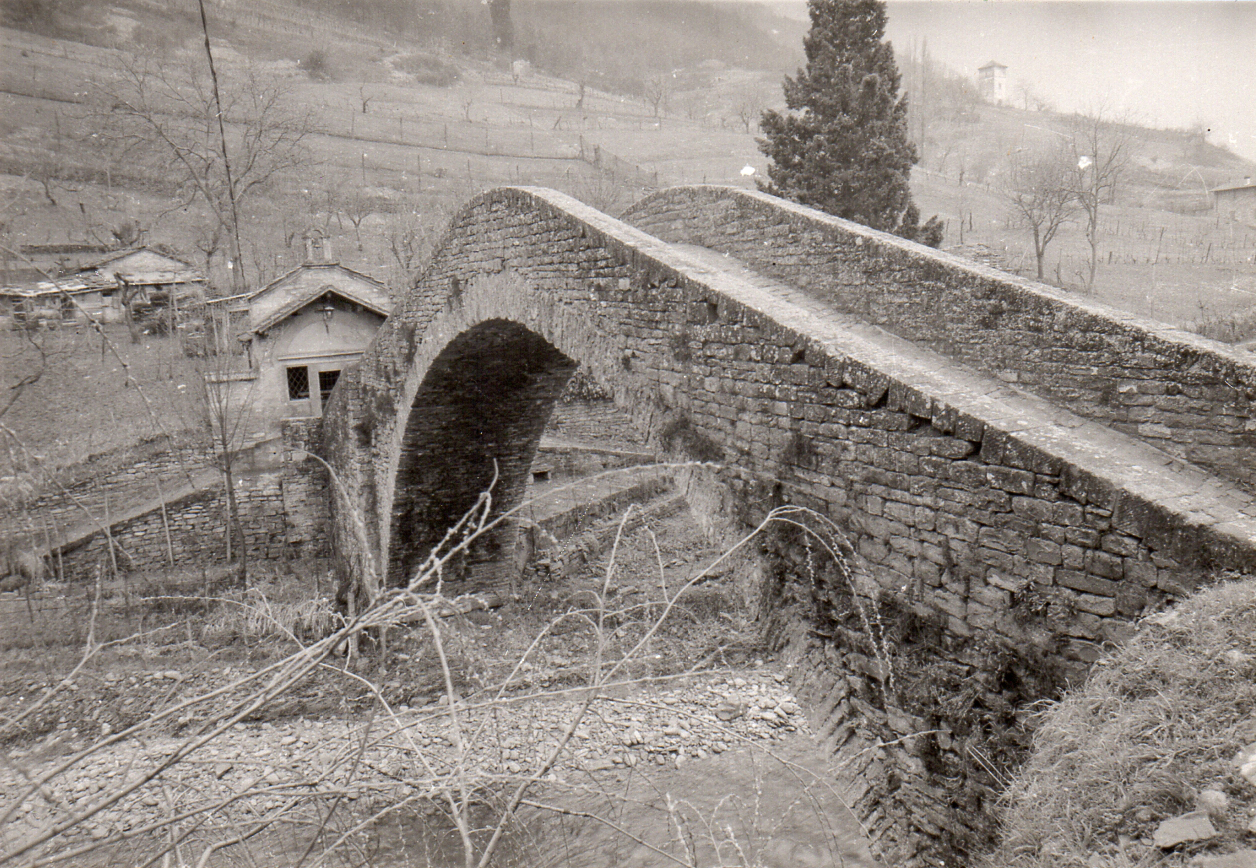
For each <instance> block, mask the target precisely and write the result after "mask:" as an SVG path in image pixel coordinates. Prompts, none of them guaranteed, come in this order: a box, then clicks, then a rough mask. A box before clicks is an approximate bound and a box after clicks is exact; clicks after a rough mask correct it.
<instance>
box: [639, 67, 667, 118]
mask: <svg viewBox="0 0 1256 868" xmlns="http://www.w3.org/2000/svg"><path fill="white" fill-rule="evenodd" d="M641 92H642V94H643V95H644V96H645V101H646V102H648V103H649V104H650V107H651V108H652V109H654V116H655V117H658V116H659V112H660V111H663V112H666V111H667V102H668V100H669V99H670V98H671V95H672V77H671V75H669V74H668V73H666V72H656V73H654V74H652V75H648V76H646V77H645V78H644V79H643V80H642V82H641Z"/></svg>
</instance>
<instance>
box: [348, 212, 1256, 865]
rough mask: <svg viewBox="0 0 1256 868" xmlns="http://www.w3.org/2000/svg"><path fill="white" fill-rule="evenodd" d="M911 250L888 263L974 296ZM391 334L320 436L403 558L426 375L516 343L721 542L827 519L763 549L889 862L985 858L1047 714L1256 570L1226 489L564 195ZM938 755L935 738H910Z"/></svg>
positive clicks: (450, 249) (521, 218)
mask: <svg viewBox="0 0 1256 868" xmlns="http://www.w3.org/2000/svg"><path fill="white" fill-rule="evenodd" d="M782 207H783V206H782ZM730 219H731V218H730ZM790 219H793V218H792V217H791V218H790ZM730 231H735V229H734V230H730ZM873 235H874V236H875V237H872V238H871V239H865V243H871V242H872V241H875V242H876V243H877V244H879V245H882V246H883V247H886V248H892V247H893V245H891V244H889V242H888V241H885V240H884V237H883V236H879V235H876V234H875V233H874V234H873ZM849 242H850V244H852V245H853V244H854V241H853V240H849ZM760 243H762V242H760ZM781 243H782V244H783V243H785V242H784V241H783V240H782V242H781ZM817 243H818V240H817ZM895 250H896V251H897V252H894V251H891V253H888V254H886V256H888V257H889V260H888V265H887V266H886V267H897V268H900V269H903V270H911V269H915V270H917V271H919V272H921V273H924V272H928V273H931V274H933V276H934V277H933V279H934V280H935V282H937V283H938V284H939V285H944V286H953V287H961V286H963V285H965V281H967V280H969V278H970V277H971V275H970V272H969V270H968V269H966V267H960V266H956V265H954V264H953V263H952V262H951V261H949V260H947V259H946V258H944V257H936V258H931V257H935V254H932V253H931V252H929V251H925V250H924V249H923V248H914V247H911V248H905V249H902V250H897V248H895ZM879 256H880V254H878V255H877V257H874V261H875V262H883V261H884V260H883V259H881V258H878V257H879ZM900 256H901V257H902V261H901V262H899V261H898V260H896V259H895V258H894V257H900ZM915 260H922V261H919V262H917V261H915ZM896 262H897V263H898V264H897V265H895V263H896ZM870 268H871V266H870ZM399 313H400V315H398V314H394V316H393V317H392V318H390V320H389V322H388V323H387V324H386V325H385V327H384V330H383V331H382V332H381V334H380V338H379V339H378V340H377V342H376V344H375V345H374V346H373V348H372V350H371V351H370V352H369V353H368V354H367V356H366V357H364V359H363V361H362V363H361V367H360V369H359V371H358V372H357V374H356V375H355V376H354V378H353V379H352V380H351V381H350V383H349V388H347V389H345V390H344V391H342V390H341V389H337V397H336V399H335V400H334V401H333V406H332V407H331V408H330V409H329V411H328V413H327V416H326V417H325V419H324V429H325V444H326V449H327V454H328V456H329V460H330V461H331V463H332V464H333V466H334V467H335V468H336V469H337V472H338V474H339V475H340V476H341V478H342V479H344V480H345V482H346V486H347V489H348V491H349V497H350V498H351V499H352V500H353V502H354V503H358V504H363V505H365V507H366V509H367V511H368V515H370V516H371V520H372V521H373V522H374V523H375V525H374V526H375V528H376V531H375V533H376V536H375V538H374V539H373V540H371V541H368V545H376V546H380V547H381V548H382V550H383V551H385V552H387V551H388V540H389V533H390V530H389V528H390V526H391V524H392V522H393V521H394V518H395V517H394V514H393V511H392V506H393V503H394V491H393V488H392V486H393V485H394V484H397V485H399V486H400V485H401V484H402V483H399V482H397V480H398V468H399V467H401V466H403V462H404V448H403V447H404V444H405V443H406V440H405V436H406V431H407V429H408V426H409V420H410V417H411V416H412V415H414V414H422V413H423V412H424V407H423V406H421V405H419V404H416V403H415V400H416V396H418V395H420V390H421V387H422V385H423V384H424V382H425V381H426V379H427V375H428V372H429V369H430V367H431V366H432V364H433V363H434V362H436V361H437V360H439V359H441V358H442V357H443V354H444V353H445V350H446V348H447V347H449V346H451V345H454V344H455V343H456V341H457V339H458V338H459V336H461V335H463V334H467V333H471V332H473V331H476V332H477V333H478V330H481V329H482V328H483V327H484V325H485V324H497V323H511V324H518V325H522V326H524V327H525V328H526V329H527V330H529V331H530V332H532V333H534V334H536V335H539V336H540V337H542V338H544V339H545V341H547V342H548V343H549V344H550V345H551V346H553V347H554V348H556V349H557V350H558V351H559V352H560V353H561V354H562V355H563V356H565V357H567V358H569V359H572V360H574V361H578V362H580V363H582V364H584V365H586V366H588V367H589V368H590V370H591V371H592V373H593V374H594V375H595V377H596V379H597V381H598V382H599V383H602V384H604V385H606V386H607V387H608V388H609V390H610V391H611V392H612V394H613V397H614V400H615V402H616V404H617V405H618V406H620V407H622V408H624V410H625V412H627V413H628V414H629V415H630V416H631V417H632V419H633V420H634V423H635V424H636V425H637V426H638V427H639V428H640V429H641V430H642V431H643V432H645V434H646V437H647V442H648V444H649V445H650V446H651V447H653V448H657V449H658V450H660V451H661V452H663V453H665V454H668V455H672V456H675V457H677V458H688V459H693V460H697V461H702V462H712V463H714V465H717V466H718V467H717V468H711V469H695V470H693V471H692V472H691V474H690V478H689V480H688V482H687V483H686V484H688V485H689V486H690V491H691V497H690V502H691V504H697V505H698V506H699V507H700V508H704V509H705V510H706V519H707V520H708V522H709V523H710V524H711V525H713V526H716V527H724V528H726V529H729V530H730V532H732V533H740V532H742V531H744V529H745V528H747V527H753V526H755V525H756V524H758V523H759V522H760V521H762V520H763V519H764V518H765V517H767V516H768V515H769V514H770V513H771V510H773V509H775V508H781V507H789V506H794V507H803V508H806V509H810V510H814V513H815V516H820V517H822V518H817V517H815V516H811V517H808V516H806V515H802V516H800V517H801V518H802V520H804V522H809V523H811V524H812V525H813V526H814V527H815V528H816V533H817V534H818V536H816V537H814V538H809V537H806V536H805V535H804V536H802V537H800V536H799V535H798V534H797V533H794V534H793V535H791V533H790V532H788V529H785V530H783V531H782V532H780V533H777V534H774V535H772V536H770V537H768V538H766V540H765V545H764V555H765V558H764V565H765V567H766V573H767V575H768V577H769V581H768V587H767V588H766V589H765V590H766V594H765V599H767V600H769V601H770V602H771V603H772V604H773V605H772V606H771V607H770V609H769V612H770V613H772V614H773V616H774V617H778V618H779V619H783V620H784V621H785V623H786V624H788V625H794V626H795V627H798V629H796V630H794V631H793V632H792V633H790V631H787V630H784V628H782V632H783V633H790V635H793V636H795V637H796V641H794V642H793V645H792V646H791V647H793V649H794V650H793V652H792V653H795V654H796V655H797V656H798V659H800V660H802V661H804V665H803V666H802V671H809V669H810V668H814V667H815V666H819V665H821V664H823V665H824V666H826V667H828V669H827V671H828V674H829V676H830V678H829V680H828V681H826V682H825V683H824V684H817V685H813V693H814V696H815V697H817V698H816V702H817V703H818V704H819V705H820V706H821V707H819V708H817V714H818V719H819V720H820V722H821V723H822V724H823V725H824V726H825V727H826V728H827V729H831V730H833V732H834V733H836V732H837V731H838V730H842V731H846V732H849V733H860V732H862V733H863V735H861V736H860V738H861V739H863V740H864V741H863V742H860V744H865V745H868V744H870V745H871V746H872V747H874V748H875V751H874V759H875V762H874V763H871V764H870V765H869V766H868V774H869V775H871V777H870V778H869V780H868V784H869V786H868V789H867V791H866V792H864V793H863V794H861V795H859V796H858V797H857V799H856V809H857V812H858V813H859V814H860V817H861V819H862V820H863V821H864V822H865V824H867V825H868V826H869V828H870V829H871V831H872V833H873V837H874V843H875V844H877V846H879V848H880V849H881V851H882V853H883V854H884V855H885V856H886V857H887V859H889V860H890V861H891V863H892V864H896V865H913V864H918V865H925V864H928V865H940V864H943V863H944V862H945V863H947V864H956V861H957V860H959V861H960V862H961V863H962V860H963V859H964V858H966V856H965V854H966V853H969V852H971V851H972V850H974V849H980V847H982V846H984V845H985V844H987V843H988V842H989V838H990V835H991V819H990V816H991V815H990V814H989V811H988V809H989V807H990V806H991V804H992V800H993V798H994V797H995V796H996V795H997V789H998V783H997V781H998V779H999V775H1000V773H1001V771H1006V770H1007V769H1008V768H1010V767H1013V766H1014V765H1015V763H1016V762H1017V761H1018V757H1019V751H1021V750H1022V749H1023V745H1024V744H1025V743H1026V741H1027V739H1028V735H1029V731H1030V729H1029V728H1030V719H1031V716H1030V711H1031V710H1032V707H1033V704H1034V703H1035V702H1037V701H1039V700H1041V699H1043V698H1051V697H1053V696H1055V695H1057V694H1058V691H1059V689H1060V687H1061V685H1062V684H1064V683H1065V682H1067V681H1068V680H1069V679H1070V678H1076V677H1080V675H1081V674H1082V673H1084V671H1085V669H1086V667H1087V666H1088V665H1089V663H1090V662H1092V661H1093V660H1094V659H1096V657H1097V656H1098V654H1099V653H1100V651H1101V649H1102V648H1103V646H1104V645H1105V644H1106V643H1111V642H1120V641H1122V640H1123V639H1124V638H1125V637H1127V636H1128V635H1129V634H1130V632H1131V629H1132V624H1133V622H1134V621H1135V620H1136V619H1137V618H1138V617H1140V616H1141V615H1142V614H1143V613H1145V612H1148V611H1150V610H1152V609H1154V608H1155V607H1157V606H1159V605H1161V604H1163V603H1164V602H1165V601H1167V600H1171V599H1172V598H1174V597H1175V596H1177V595H1180V594H1183V593H1186V592H1188V591H1189V590H1190V589H1191V588H1193V587H1194V586H1195V585H1196V584H1197V583H1198V582H1199V581H1201V580H1203V579H1204V578H1205V577H1206V576H1207V574H1208V573H1209V572H1211V571H1214V570H1218V569H1227V568H1228V569H1238V570H1253V569H1256V519H1254V518H1253V516H1256V507H1254V506H1253V503H1252V499H1251V497H1250V496H1248V495H1246V494H1244V493H1243V492H1241V491H1238V490H1237V489H1235V487H1234V486H1233V485H1228V484H1224V483H1221V482H1220V481H1219V480H1216V479H1215V478H1212V477H1209V476H1208V475H1207V474H1205V473H1203V472H1201V471H1199V470H1198V469H1197V468H1193V467H1190V466H1184V465H1180V464H1176V463H1175V462H1172V461H1169V460H1167V456H1165V455H1164V454H1163V453H1161V452H1158V451H1157V450H1155V449H1152V448H1150V447H1148V446H1147V445H1146V444H1145V443H1142V442H1141V441H1138V440H1135V439H1131V438H1129V437H1126V436H1124V435H1122V434H1120V433H1119V432H1115V431H1112V430H1110V429H1109V428H1108V427H1107V426H1104V425H1098V424H1095V423H1093V422H1091V423H1087V422H1085V421H1084V420H1083V419H1081V418H1079V417H1077V416H1074V415H1073V414H1072V413H1070V412H1068V411H1067V410H1061V409H1059V408H1058V407H1054V406H1052V405H1049V404H1046V403H1045V402H1042V401H1036V400H1031V399H1029V398H1027V397H1026V396H1025V395H1023V394H1022V393H1019V392H1017V391H1015V390H1013V389H1011V388H1009V387H1007V386H1006V385H1004V384H1002V383H1000V381H998V380H992V379H987V378H985V377H981V376H979V375H976V374H974V373H972V372H971V371H969V370H967V369H965V368H963V367H961V366H959V365H956V364H954V363H952V362H950V361H948V360H947V359H946V358H944V357H942V356H939V355H937V354H935V353H932V352H929V351H926V350H920V349H919V348H916V347H913V345H911V344H909V343H907V342H906V341H902V340H900V339H896V338H893V336H891V335H887V334H885V333H884V332H883V331H880V330H875V329H868V328H866V327H863V326H861V324H860V323H858V322H857V321H856V320H852V319H849V318H843V317H842V316H840V315H839V314H835V313H833V312H832V310H831V306H828V305H826V304H819V303H817V302H815V301H814V300H813V299H812V298H810V297H808V296H807V295H806V294H804V293H800V292H797V291H795V290H792V289H790V288H788V287H783V286H771V285H764V283H763V282H762V281H754V280H748V279H745V278H743V277H741V276H739V275H738V274H737V273H735V272H729V271H717V270H713V269H712V268H710V267H708V266H706V265H704V264H703V263H702V262H701V261H700V260H698V259H695V258H693V256H691V255H689V254H687V253H686V252H685V251H684V250H683V249H677V248H674V247H672V246H670V245H668V244H665V243H663V242H660V241H659V240H657V239H655V238H653V237H651V236H648V235H646V234H644V233H643V232H640V231H638V230H634V229H632V228H631V227H628V226H626V225H624V224H621V223H619V222H618V221H614V220H611V219H610V218H606V217H605V216H604V215H601V214H598V213H597V212H595V211H593V210H592V209H589V208H587V207H586V206H583V205H580V204H579V203H577V202H575V201H574V200H571V199H569V198H568V197H565V196H562V195H561V194H556V193H553V192H552V191H539V190H525V189H507V190H498V191H494V192H492V193H489V194H485V195H484V196H481V197H479V198H478V199H476V200H473V202H472V203H471V204H470V205H469V206H468V208H467V209H466V210H465V211H464V212H463V214H462V215H461V216H460V217H459V218H458V219H457V220H456V221H455V223H454V225H453V227H452V228H451V231H450V234H449V236H448V238H447V239H446V242H445V244H444V246H443V247H442V248H441V249H439V250H438V252H437V254H436V255H435V257H434V260H433V263H432V265H431V267H430V268H429V271H428V272H427V274H426V276H425V277H424V279H423V280H422V281H421V282H420V286H419V288H418V290H417V291H416V292H415V293H414V294H413V295H412V296H411V297H410V298H409V299H408V300H407V301H405V302H404V303H403V305H402V307H401V310H400V312H399ZM1078 315H1079V316H1082V317H1083V318H1085V317H1088V316H1091V315H1092V314H1091V313H1089V312H1087V311H1082V313H1080V314H1078ZM494 327H497V326H494ZM987 340H988V342H989V343H992V344H995V343H998V342H999V341H1000V340H1001V337H1000V335H999V333H998V332H996V331H993V330H992V331H991V332H990V333H989V334H988V335H987ZM1130 340H1132V341H1135V342H1136V343H1139V342H1141V343H1142V344H1143V345H1146V346H1152V345H1158V344H1157V343H1156V342H1157V341H1159V340H1161V339H1160V338H1159V337H1158V336H1155V335H1151V336H1146V337H1131V338H1130ZM1174 376H1176V374H1165V378H1166V379H1172V378H1173V377H1174ZM472 379H473V378H472ZM412 406H413V408H414V409H413V411H412V409H411V408H412ZM1227 406H1228V405H1227ZM1242 412H1243V413H1246V412H1247V411H1246V410H1243V411H1242ZM1236 418H1238V417H1237V416H1236ZM444 436H446V437H447V438H449V440H450V441H451V442H456V441H457V438H459V437H460V436H461V432H460V431H458V430H456V429H451V430H449V431H447V432H446V434H445V435H444ZM441 442H442V441H441V440H440V439H439V438H437V439H433V440H429V441H428V442H427V443H426V444H425V447H424V448H425V449H428V450H429V451H428V452H427V453H425V454H427V455H429V456H433V455H437V454H438V452H439V449H440V447H441ZM431 450H436V451H435V452H433V451H431ZM429 460H432V459H431V458H429ZM526 469H527V468H526V465H524V466H523V472H526ZM450 481H451V482H456V481H457V480H456V479H454V478H451V479H450ZM473 490H474V488H473V487H472V486H468V488H467V492H468V493H470V492H472V491H473ZM699 490H706V491H708V492H714V494H713V495H712V496H704V497H695V496H693V495H692V492H697V491H699ZM403 495H404V492H402V491H398V492H397V496H403ZM824 520H829V521H832V522H834V523H835V524H836V525H837V526H838V527H839V528H841V529H842V530H843V531H844V533H845V535H846V536H847V537H848V538H849V541H850V546H851V548H850V550H849V560H850V562H851V563H853V564H856V565H858V566H859V568H860V576H862V578H859V579H858V582H856V583H852V582H851V581H850V580H849V579H848V577H847V576H846V574H844V573H843V572H842V570H840V569H839V568H838V566H837V564H836V562H834V561H833V560H832V558H826V556H825V554H824V551H823V546H822V545H821V544H820V542H819V540H820V539H828V538H830V537H832V534H829V533H828V532H827V531H825V530H824ZM333 532H334V538H335V540H336V545H337V547H338V548H337V553H338V556H339V557H340V558H341V559H342V560H343V561H344V562H345V563H346V564H352V563H354V562H355V561H360V560H361V559H362V558H363V557H365V556H366V554H367V553H366V552H364V551H363V550H362V548H361V547H362V545H363V541H362V540H361V539H360V538H359V537H358V536H357V535H356V533H355V532H354V531H353V530H352V529H351V528H349V526H348V524H347V517H346V516H345V515H344V514H342V513H341V512H336V513H334V514H333ZM400 532H409V529H407V528H405V527H402V528H401V529H400ZM829 542H830V543H831V545H832V546H833V547H834V548H835V549H838V550H840V549H842V547H843V546H844V545H845V543H843V542H841V541H840V540H832V539H830V540H829ZM377 550H378V549H377ZM798 636H801V637H803V638H801V639H797V637H798ZM825 708H827V709H828V710H825ZM834 720H836V721H838V723H837V724H832V722H833V721H834ZM831 724H832V725H831ZM934 731H936V732H934ZM919 732H934V734H932V735H930V736H927V737H919V738H917V737H907V738H903V736H911V734H912V733H919ZM830 735H831V736H832V737H833V738H834V739H835V740H836V739H837V737H838V736H837V735H834V734H833V733H830ZM852 737H853V736H852ZM848 742H849V739H846V740H845V741H843V742H842V745H843V746H842V747H840V750H841V751H849V750H851V748H850V747H849V744H848ZM861 749H862V748H861ZM985 750H994V751H995V754H994V755H993V756H986V755H985V754H984V753H983V751H985ZM861 755H862V754H861Z"/></svg>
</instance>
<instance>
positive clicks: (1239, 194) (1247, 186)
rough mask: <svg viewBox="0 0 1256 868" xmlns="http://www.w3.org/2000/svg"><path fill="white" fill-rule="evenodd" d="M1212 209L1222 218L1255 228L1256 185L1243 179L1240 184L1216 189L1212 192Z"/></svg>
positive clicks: (1250, 180)
mask: <svg viewBox="0 0 1256 868" xmlns="http://www.w3.org/2000/svg"><path fill="white" fill-rule="evenodd" d="M1212 201H1213V207H1215V208H1216V209H1217V213H1218V214H1220V215H1221V216H1222V217H1227V218H1229V219H1230V220H1233V221H1235V222H1236V223H1242V224H1244V225H1246V226H1253V227H1256V184H1253V183H1252V179H1251V178H1244V179H1243V183H1242V184H1231V185H1229V186H1226V187H1217V188H1216V189H1215V190H1213V191H1212Z"/></svg>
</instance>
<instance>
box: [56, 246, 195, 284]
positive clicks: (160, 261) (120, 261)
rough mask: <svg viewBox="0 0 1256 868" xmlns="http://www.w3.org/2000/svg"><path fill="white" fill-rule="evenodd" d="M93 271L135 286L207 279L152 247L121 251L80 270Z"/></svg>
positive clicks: (193, 281)
mask: <svg viewBox="0 0 1256 868" xmlns="http://www.w3.org/2000/svg"><path fill="white" fill-rule="evenodd" d="M90 272H96V273H98V274H103V275H107V276H109V277H111V278H120V279H122V280H125V281H126V282H127V283H132V284H158V283H204V282H205V278H204V276H203V275H202V274H201V273H200V272H199V271H197V270H196V269H195V268H193V267H192V266H191V265H189V264H188V263H186V262H184V261H183V260H182V259H176V258H175V257H173V256H170V255H168V254H165V253H162V252H161V251H159V250H153V249H152V248H151V247H136V248H132V249H131V250H119V251H118V252H116V253H113V254H111V255H109V256H106V257H105V258H104V259H100V260H97V261H96V262H93V263H92V264H90V265H84V266H82V267H81V268H80V269H79V274H80V275H81V274H85V273H90Z"/></svg>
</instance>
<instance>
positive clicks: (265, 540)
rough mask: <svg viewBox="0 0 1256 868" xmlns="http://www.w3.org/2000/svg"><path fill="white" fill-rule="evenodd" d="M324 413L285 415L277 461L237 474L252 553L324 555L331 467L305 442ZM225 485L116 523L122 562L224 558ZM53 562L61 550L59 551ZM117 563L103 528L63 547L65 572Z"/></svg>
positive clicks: (179, 563) (146, 564)
mask: <svg viewBox="0 0 1256 868" xmlns="http://www.w3.org/2000/svg"><path fill="white" fill-rule="evenodd" d="M318 425H319V420H317V419H314V420H295V421H293V422H291V423H286V427H285V437H284V453H283V456H282V463H281V464H280V465H279V466H278V467H274V468H272V469H266V470H254V471H249V472H245V473H241V474H240V475H238V476H237V477H236V479H235V491H236V498H237V502H238V504H239V509H240V519H241V524H242V525H243V530H244V537H245V541H246V543H247V545H248V553H249V557H251V558H253V559H255V560H282V559H288V558H291V559H296V558H315V557H326V556H327V553H328V546H327V528H326V525H327V520H328V519H327V516H328V513H327V508H328V507H327V491H326V488H327V475H326V471H325V470H324V469H323V468H322V466H321V465H319V464H318V463H317V462H315V461H313V460H311V459H308V458H307V457H305V455H304V453H303V452H301V451H298V450H303V449H305V448H307V447H308V446H309V442H310V440H311V439H317V437H318V430H319V428H318ZM226 515H227V505H226V489H225V485H224V483H223V482H222V481H221V479H218V480H216V481H215V484H214V485H213V486H212V487H210V488H207V489H203V490H200V491H196V492H194V493H192V494H189V495H187V496H185V497H182V498H179V499H177V500H173V501H171V502H169V503H167V504H166V505H165V509H164V511H163V510H162V509H161V508H157V509H154V510H152V511H150V512H148V513H145V514H144V515H141V516H139V517H137V518H134V519H132V520H130V521H125V522H118V523H116V524H114V525H113V526H112V527H111V528H110V536H111V537H112V539H113V541H114V543H115V545H116V546H117V558H118V561H119V566H120V567H121V568H131V569H141V570H142V569H161V568H165V567H168V566H171V564H172V563H173V565H175V566H176V567H177V568H181V569H182V568H187V567H188V566H189V565H199V564H221V563H224V562H225V561H226V552H227V550H226V542H225V539H226V536H225V528H226ZM53 561H54V566H56V565H57V561H58V558H57V557H56V556H54V558H53ZM100 565H104V566H105V567H106V569H108V568H109V567H110V566H111V564H110V561H109V554H108V541H107V538H106V535H105V533H104V532H103V531H100V532H97V533H96V534H94V535H92V536H91V537H90V538H88V539H86V540H84V541H81V542H79V543H78V544H76V545H74V547H73V548H70V549H66V550H64V551H62V553H61V555H60V558H59V566H60V568H61V569H62V571H63V577H64V578H65V579H66V580H71V581H73V580H77V579H85V578H92V577H94V576H95V571H96V569H97V567H98V566H100Z"/></svg>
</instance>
